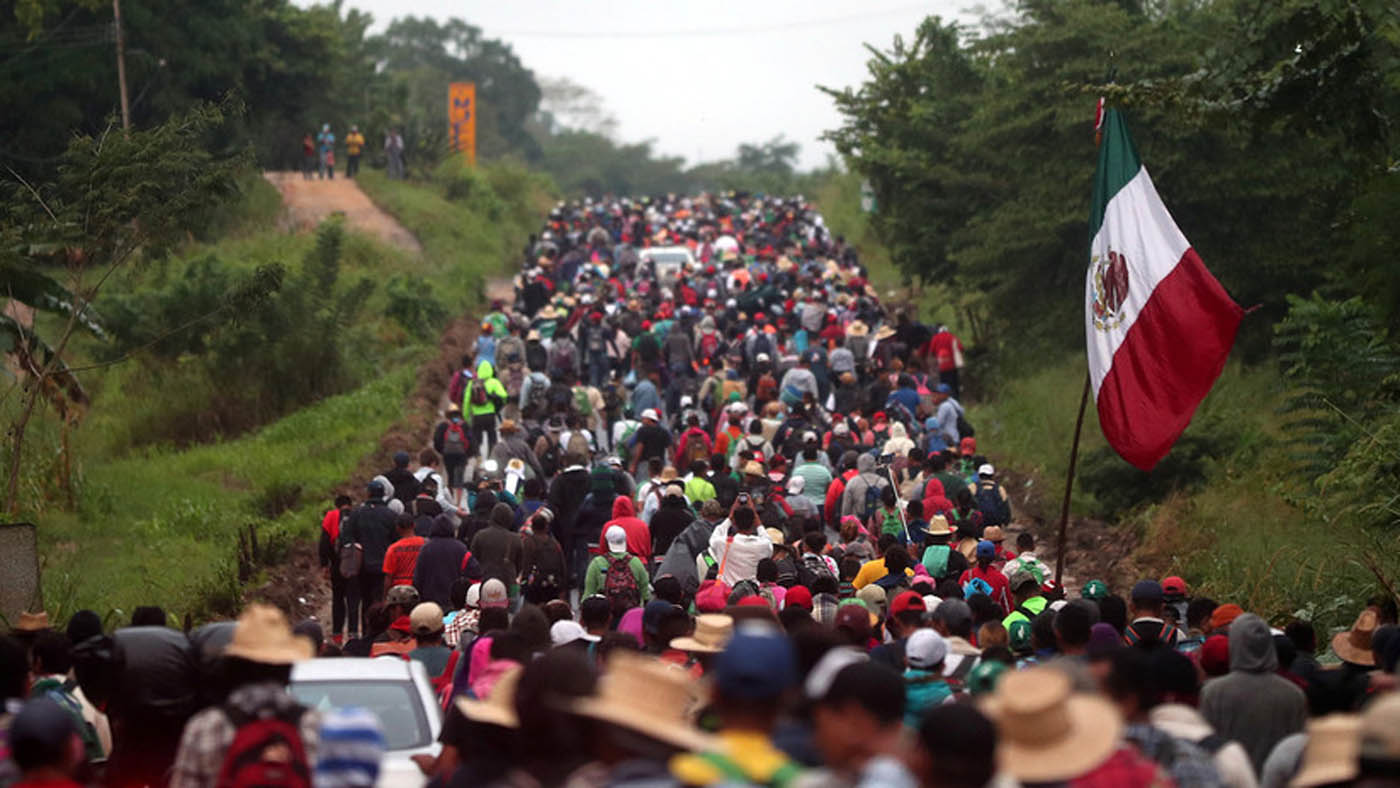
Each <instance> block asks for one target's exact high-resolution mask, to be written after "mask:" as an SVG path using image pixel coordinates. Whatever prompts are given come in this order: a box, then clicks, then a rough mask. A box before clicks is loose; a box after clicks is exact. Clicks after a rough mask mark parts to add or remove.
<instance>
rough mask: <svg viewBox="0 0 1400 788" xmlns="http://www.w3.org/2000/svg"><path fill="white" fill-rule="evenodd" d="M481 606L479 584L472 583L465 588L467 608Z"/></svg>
mask: <svg viewBox="0 0 1400 788" xmlns="http://www.w3.org/2000/svg"><path fill="white" fill-rule="evenodd" d="M480 604H481V584H480V583H472V584H471V585H470V586H468V587H467V607H477V606H479V605H480Z"/></svg>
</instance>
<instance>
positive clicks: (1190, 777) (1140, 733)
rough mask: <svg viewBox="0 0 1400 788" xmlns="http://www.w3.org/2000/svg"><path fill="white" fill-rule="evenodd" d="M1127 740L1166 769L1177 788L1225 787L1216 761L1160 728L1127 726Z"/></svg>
mask: <svg viewBox="0 0 1400 788" xmlns="http://www.w3.org/2000/svg"><path fill="white" fill-rule="evenodd" d="M1124 737H1125V738H1127V740H1128V741H1130V742H1132V743H1133V744H1136V745H1137V747H1138V749H1139V750H1141V751H1142V754H1143V755H1145V756H1146V757H1148V758H1151V759H1152V760H1154V761H1156V762H1157V764H1158V765H1159V766H1161V767H1162V768H1163V769H1165V770H1166V771H1167V773H1168V774H1170V775H1171V777H1172V779H1173V780H1175V781H1176V784H1177V785H1190V786H1202V788H1220V787H1222V786H1223V785H1224V783H1222V782H1221V780H1220V770H1219V769H1217V768H1215V761H1214V759H1212V758H1211V756H1210V755H1209V754H1208V753H1207V752H1206V751H1205V750H1202V749H1201V748H1200V747H1198V746H1196V745H1195V744H1193V743H1192V742H1189V741H1186V740H1185V739H1178V738H1176V737H1175V736H1172V735H1171V734H1169V733H1167V732H1166V731H1164V730H1162V729H1161V728H1154V727H1152V726H1151V725H1148V724H1147V723H1142V722H1135V723H1132V724H1130V725H1128V727H1127V729H1126V730H1125V731H1124Z"/></svg>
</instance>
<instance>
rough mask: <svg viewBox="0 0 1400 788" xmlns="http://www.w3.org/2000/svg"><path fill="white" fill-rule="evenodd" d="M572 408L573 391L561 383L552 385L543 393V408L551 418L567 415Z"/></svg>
mask: <svg viewBox="0 0 1400 788" xmlns="http://www.w3.org/2000/svg"><path fill="white" fill-rule="evenodd" d="M573 406H574V392H573V389H571V388H569V387H568V386H565V385H564V384H563V383H558V382H556V383H553V384H551V385H550V387H549V388H548V389H547V390H546V391H545V407H546V408H548V409H549V413H550V415H551V416H553V415H555V414H564V413H568V412H569V410H570V409H572V408H573Z"/></svg>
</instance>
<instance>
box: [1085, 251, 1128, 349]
mask: <svg viewBox="0 0 1400 788" xmlns="http://www.w3.org/2000/svg"><path fill="white" fill-rule="evenodd" d="M1089 264H1090V265H1092V266H1093V267H1094V285H1093V303H1092V304H1091V306H1090V309H1091V310H1092V313H1093V318H1094V327H1095V328H1097V329H1098V330H1100V331H1112V330H1113V329H1115V328H1117V327H1118V326H1120V325H1122V324H1123V318H1124V317H1125V312H1126V310H1124V309H1123V304H1124V303H1125V302H1126V301H1127V300H1128V260H1127V258H1125V257H1124V256H1123V255H1121V254H1119V253H1118V252H1115V251H1113V250H1111V249H1110V250H1109V252H1108V254H1106V255H1097V254H1096V255H1094V256H1093V257H1092V258H1090V260H1089Z"/></svg>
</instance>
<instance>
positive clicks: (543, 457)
mask: <svg viewBox="0 0 1400 788" xmlns="http://www.w3.org/2000/svg"><path fill="white" fill-rule="evenodd" d="M544 442H545V448H544V451H542V452H539V453H538V454H539V457H538V458H537V459H539V461H540V470H542V471H544V475H545V476H547V477H548V476H553V475H554V474H556V473H558V472H559V470H560V467H559V441H557V440H555V439H554V437H553V436H551V435H549V434H548V433H545V435H544Z"/></svg>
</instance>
